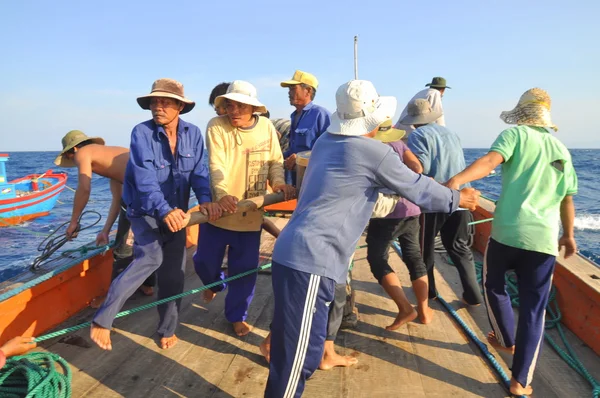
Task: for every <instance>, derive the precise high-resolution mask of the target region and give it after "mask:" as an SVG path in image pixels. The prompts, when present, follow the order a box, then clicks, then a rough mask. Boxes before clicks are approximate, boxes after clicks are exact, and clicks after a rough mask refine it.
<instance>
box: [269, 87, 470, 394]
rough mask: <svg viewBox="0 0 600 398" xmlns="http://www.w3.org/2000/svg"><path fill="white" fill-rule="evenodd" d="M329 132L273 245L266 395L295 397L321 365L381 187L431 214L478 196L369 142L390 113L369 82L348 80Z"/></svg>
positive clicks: (390, 105) (387, 101)
mask: <svg viewBox="0 0 600 398" xmlns="http://www.w3.org/2000/svg"><path fill="white" fill-rule="evenodd" d="M336 103H337V112H336V113H335V114H334V115H333V116H332V120H331V126H330V127H329V129H328V134H324V135H323V136H321V137H320V138H319V140H318V141H317V143H316V144H315V147H314V148H313V150H312V153H311V159H310V163H309V166H308V168H307V170H306V173H305V176H304V180H303V183H302V186H303V188H302V196H301V197H300V198H299V200H298V205H297V207H296V210H295V211H294V214H293V215H292V218H291V219H290V221H289V223H288V224H287V226H286V228H284V229H283V231H282V232H281V235H280V236H279V238H278V239H277V242H276V243H275V248H274V250H273V262H272V282H273V291H274V302H275V309H274V316H273V322H272V328H271V330H272V339H271V348H272V349H271V362H270V367H269V378H268V381H267V386H266V391H265V396H266V397H283V396H289V397H292V396H295V397H298V396H301V395H302V392H303V390H304V383H305V381H306V379H308V378H309V377H310V376H311V375H312V374H313V372H314V371H315V369H316V368H317V367H318V366H319V363H320V362H321V360H322V356H323V344H324V342H325V338H326V335H327V320H328V313H329V311H328V310H329V308H328V306H329V305H330V303H331V301H332V300H333V299H334V290H335V284H336V282H337V283H345V281H346V276H347V273H348V264H349V261H350V257H351V255H352V253H353V252H354V248H355V247H356V243H357V242H358V240H359V238H360V236H361V234H362V231H363V230H364V228H365V226H366V225H367V222H368V220H369V218H370V216H371V213H372V210H373V207H374V205H375V201H376V199H377V197H378V193H379V191H380V190H383V189H385V188H387V189H390V190H391V191H392V192H395V193H397V194H399V195H401V196H403V197H406V198H407V199H409V200H410V201H411V202H413V203H415V204H417V205H419V206H421V207H422V208H423V209H425V210H429V211H446V212H452V211H454V210H456V208H457V207H458V206H459V204H460V205H461V206H463V207H466V208H474V207H475V205H476V203H477V199H478V197H479V192H477V191H475V190H474V189H472V188H467V189H465V190H463V191H462V192H458V191H454V190H449V189H446V188H445V187H443V186H441V185H439V184H437V183H436V182H435V181H433V180H432V179H430V178H426V177H424V176H421V175H418V174H416V173H414V172H413V171H411V170H410V169H408V168H407V167H406V166H405V165H404V164H403V163H402V162H401V161H400V158H399V157H398V156H397V155H396V154H395V153H394V152H393V151H392V149H391V148H390V147H388V146H386V145H383V144H381V143H380V142H377V141H375V140H372V139H370V138H369V137H372V136H374V135H375V133H376V132H377V129H378V127H379V125H380V124H381V123H383V122H384V121H386V120H387V119H390V118H391V117H392V116H393V115H394V112H395V110H396V99H395V98H393V97H380V96H379V95H378V94H377V91H376V90H375V87H374V86H373V84H372V83H371V82H368V81H364V80H353V81H350V82H348V83H345V84H343V85H342V86H340V88H339V89H338V90H337V93H336Z"/></svg>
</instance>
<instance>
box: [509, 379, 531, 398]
mask: <svg viewBox="0 0 600 398" xmlns="http://www.w3.org/2000/svg"><path fill="white" fill-rule="evenodd" d="M510 393H511V394H513V395H516V396H520V395H531V394H533V388H531V386H527V387H523V386H522V385H521V383H519V382H518V381H516V380H515V379H514V378H513V379H510Z"/></svg>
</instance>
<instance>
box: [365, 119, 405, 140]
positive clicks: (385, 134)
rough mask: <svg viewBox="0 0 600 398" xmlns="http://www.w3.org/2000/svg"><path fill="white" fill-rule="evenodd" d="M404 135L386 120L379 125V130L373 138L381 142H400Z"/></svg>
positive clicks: (390, 121) (402, 131)
mask: <svg viewBox="0 0 600 398" xmlns="http://www.w3.org/2000/svg"><path fill="white" fill-rule="evenodd" d="M405 134H406V131H404V130H400V129H397V128H395V127H394V124H393V123H392V119H390V120H386V121H385V122H383V123H381V124H380V125H379V129H378V130H377V133H376V134H375V136H374V137H373V138H375V139H376V140H377V141H381V142H396V141H400V140H401V139H402V137H404V135H405Z"/></svg>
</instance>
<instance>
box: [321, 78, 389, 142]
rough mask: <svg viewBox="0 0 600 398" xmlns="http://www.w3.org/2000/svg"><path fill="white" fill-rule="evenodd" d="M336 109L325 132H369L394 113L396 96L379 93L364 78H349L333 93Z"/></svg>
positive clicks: (356, 134) (349, 134) (358, 134)
mask: <svg viewBox="0 0 600 398" xmlns="http://www.w3.org/2000/svg"><path fill="white" fill-rule="evenodd" d="M335 102H336V105H337V110H336V111H335V113H333V115H331V124H330V125H329V127H328V128H327V132H328V133H330V134H336V135H348V136H360V135H365V134H367V133H370V132H371V131H373V130H375V129H376V128H377V127H379V126H380V125H381V123H383V122H385V121H386V120H388V119H391V118H392V117H393V116H394V113H396V105H397V102H396V98H394V97H383V96H380V95H379V94H378V93H377V90H376V89H375V86H373V83H371V82H370V81H368V80H351V81H349V82H348V83H344V84H342V85H341V86H340V87H339V88H338V89H337V92H336V93H335Z"/></svg>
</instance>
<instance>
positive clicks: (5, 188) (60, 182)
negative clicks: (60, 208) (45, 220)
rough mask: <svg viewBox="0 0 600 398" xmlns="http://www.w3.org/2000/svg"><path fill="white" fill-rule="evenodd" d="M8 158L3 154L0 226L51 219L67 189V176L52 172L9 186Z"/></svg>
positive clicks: (15, 182)
mask: <svg viewBox="0 0 600 398" xmlns="http://www.w3.org/2000/svg"><path fill="white" fill-rule="evenodd" d="M8 158H9V156H8V155H7V154H0V226H1V227H5V226H11V225H17V224H20V223H22V222H24V221H27V220H31V219H33V218H36V217H41V216H45V215H48V214H49V213H50V211H51V210H52V209H53V208H54V205H55V204H56V201H57V200H58V197H59V196H60V193H61V192H62V191H63V190H64V189H65V186H66V184H67V175H66V174H65V173H54V172H53V171H52V170H48V171H46V172H45V173H43V174H30V175H27V176H25V177H21V178H17V179H16V180H12V181H8V182H7V180H6V162H7V161H8Z"/></svg>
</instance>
